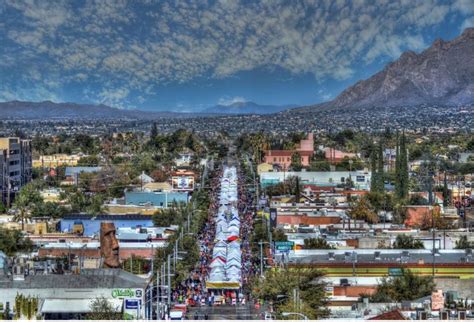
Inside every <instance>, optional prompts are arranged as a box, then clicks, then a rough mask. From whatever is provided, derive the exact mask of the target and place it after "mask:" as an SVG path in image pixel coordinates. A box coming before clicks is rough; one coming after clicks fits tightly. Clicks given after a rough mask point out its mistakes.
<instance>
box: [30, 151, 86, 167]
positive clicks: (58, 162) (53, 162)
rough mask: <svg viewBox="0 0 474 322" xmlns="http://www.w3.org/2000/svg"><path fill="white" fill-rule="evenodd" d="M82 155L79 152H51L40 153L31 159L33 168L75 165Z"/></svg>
mask: <svg viewBox="0 0 474 322" xmlns="http://www.w3.org/2000/svg"><path fill="white" fill-rule="evenodd" d="M82 157H83V155H79V154H72V155H68V154H53V155H41V156H40V157H39V158H38V159H36V160H33V168H56V167H59V166H76V165H77V162H78V161H79V160H80V159H81V158H82Z"/></svg>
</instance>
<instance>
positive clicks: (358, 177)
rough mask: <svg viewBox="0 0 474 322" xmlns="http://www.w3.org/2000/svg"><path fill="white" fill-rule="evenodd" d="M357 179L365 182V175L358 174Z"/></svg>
mask: <svg viewBox="0 0 474 322" xmlns="http://www.w3.org/2000/svg"><path fill="white" fill-rule="evenodd" d="M356 181H357V182H365V177H364V176H357V177H356Z"/></svg>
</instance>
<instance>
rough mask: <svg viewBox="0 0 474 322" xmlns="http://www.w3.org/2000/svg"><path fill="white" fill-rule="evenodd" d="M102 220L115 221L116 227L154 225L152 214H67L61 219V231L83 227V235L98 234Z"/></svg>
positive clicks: (71, 230)
mask: <svg viewBox="0 0 474 322" xmlns="http://www.w3.org/2000/svg"><path fill="white" fill-rule="evenodd" d="M102 221H109V222H113V223H114V225H115V228H116V229H119V228H121V227H127V228H128V227H153V220H152V216H147V215H136V214H135V215H98V216H90V215H84V214H76V215H66V216H64V217H63V218H62V219H61V220H60V221H59V229H58V230H59V231H60V232H73V231H74V230H75V227H81V228H82V229H81V230H82V235H84V236H92V235H98V234H99V232H100V223H101V222H102Z"/></svg>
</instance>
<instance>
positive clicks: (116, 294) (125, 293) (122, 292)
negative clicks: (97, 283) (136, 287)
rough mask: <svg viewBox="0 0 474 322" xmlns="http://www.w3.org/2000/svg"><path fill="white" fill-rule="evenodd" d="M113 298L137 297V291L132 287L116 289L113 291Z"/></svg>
mask: <svg viewBox="0 0 474 322" xmlns="http://www.w3.org/2000/svg"><path fill="white" fill-rule="evenodd" d="M112 297H113V298H125V297H129V298H130V297H135V291H133V290H132V289H129V288H127V289H115V290H113V291H112Z"/></svg>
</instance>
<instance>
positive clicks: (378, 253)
mask: <svg viewBox="0 0 474 322" xmlns="http://www.w3.org/2000/svg"><path fill="white" fill-rule="evenodd" d="M374 259H375V260H380V259H381V258H380V252H374Z"/></svg>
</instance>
